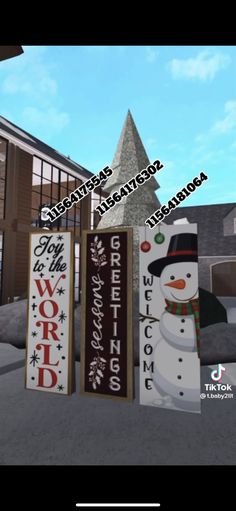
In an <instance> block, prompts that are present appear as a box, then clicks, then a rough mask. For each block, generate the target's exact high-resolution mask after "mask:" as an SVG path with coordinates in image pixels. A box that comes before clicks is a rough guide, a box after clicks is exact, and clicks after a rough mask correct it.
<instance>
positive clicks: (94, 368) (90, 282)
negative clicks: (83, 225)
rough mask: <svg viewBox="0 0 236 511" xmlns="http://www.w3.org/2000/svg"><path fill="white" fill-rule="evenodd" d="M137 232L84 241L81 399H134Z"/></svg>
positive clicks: (101, 234)
mask: <svg viewBox="0 0 236 511" xmlns="http://www.w3.org/2000/svg"><path fill="white" fill-rule="evenodd" d="M132 256H133V246H132V229H124V228H123V229H119V228H117V229H105V230H103V229H101V230H98V229H96V231H84V232H83V237H82V311H81V318H82V330H81V393H82V394H85V393H86V394H90V395H97V396H103V397H112V398H116V399H123V400H128V401H131V400H132V399H133V337H132V287H133V278H132Z"/></svg>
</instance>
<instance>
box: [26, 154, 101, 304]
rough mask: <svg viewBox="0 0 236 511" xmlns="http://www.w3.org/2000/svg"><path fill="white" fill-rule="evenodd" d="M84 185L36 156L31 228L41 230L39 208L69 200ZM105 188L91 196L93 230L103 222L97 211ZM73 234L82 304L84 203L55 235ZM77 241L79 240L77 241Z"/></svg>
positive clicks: (76, 294)
mask: <svg viewBox="0 0 236 511" xmlns="http://www.w3.org/2000/svg"><path fill="white" fill-rule="evenodd" d="M81 184H82V181H81V180H80V179H77V178H76V177H75V176H73V175H71V174H70V173H69V172H65V171H64V170H63V171H62V170H61V169H59V168H58V167H54V166H53V165H51V164H49V163H48V162H46V161H44V160H42V159H40V158H38V157H36V156H34V158H33V174H32V201H31V225H32V226H34V227H39V208H40V206H42V205H43V204H54V205H56V204H57V203H58V202H60V201H62V200H63V199H64V198H65V197H67V196H69V195H70V193H71V192H73V191H74V190H75V189H76V188H78V187H79V186H80V185H81ZM101 197H102V188H101V187H98V188H96V190H95V191H94V192H92V193H91V229H95V228H96V227H97V225H98V222H99V220H100V215H99V213H97V212H96V211H95V208H96V206H97V205H98V204H100V202H101V200H102V198H101ZM60 230H61V231H64V230H67V231H71V232H73V234H74V236H75V270H74V299H75V302H79V301H80V244H79V243H78V237H80V235H81V224H80V202H78V203H77V204H74V206H73V207H72V208H71V209H69V210H68V211H66V212H65V213H64V214H63V215H62V216H61V217H60V224H59V225H57V226H56V227H55V228H53V231H60ZM76 238H77V239H76Z"/></svg>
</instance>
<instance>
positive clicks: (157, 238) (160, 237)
mask: <svg viewBox="0 0 236 511" xmlns="http://www.w3.org/2000/svg"><path fill="white" fill-rule="evenodd" d="M154 241H155V243H158V244H159V245H160V244H161V243H164V241H165V236H164V234H162V232H158V233H157V234H156V236H155V237H154Z"/></svg>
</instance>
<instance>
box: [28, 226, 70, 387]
mask: <svg viewBox="0 0 236 511" xmlns="http://www.w3.org/2000/svg"><path fill="white" fill-rule="evenodd" d="M29 253H30V269H29V294H28V325H27V359H26V388H27V389H34V390H42V391H47V392H55V393H57V394H70V393H71V392H72V369H73V353H72V335H73V312H74V310H73V260H74V256H73V241H72V235H71V233H70V232H52V231H50V232H45V231H41V232H37V233H32V234H30V251H29Z"/></svg>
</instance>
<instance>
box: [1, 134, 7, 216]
mask: <svg viewBox="0 0 236 511" xmlns="http://www.w3.org/2000/svg"><path fill="white" fill-rule="evenodd" d="M6 163H7V141H6V140H4V139H3V138H1V137H0V219H3V218H4V215H5V192H6Z"/></svg>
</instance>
